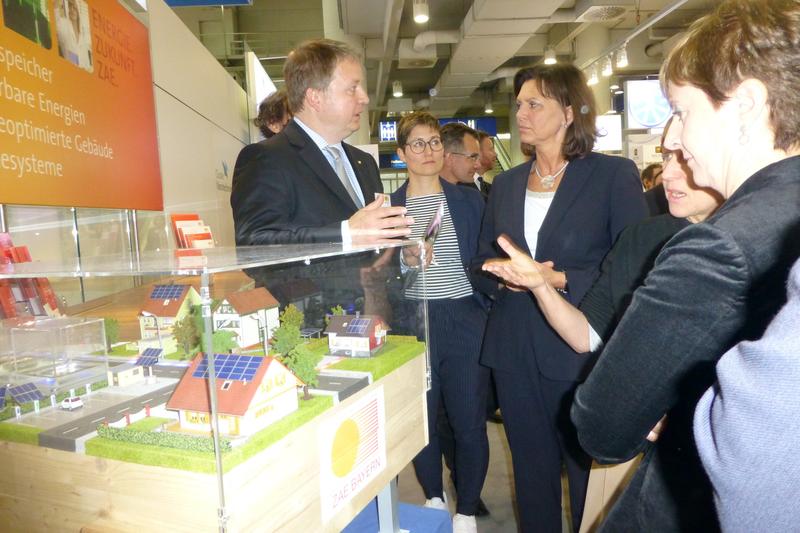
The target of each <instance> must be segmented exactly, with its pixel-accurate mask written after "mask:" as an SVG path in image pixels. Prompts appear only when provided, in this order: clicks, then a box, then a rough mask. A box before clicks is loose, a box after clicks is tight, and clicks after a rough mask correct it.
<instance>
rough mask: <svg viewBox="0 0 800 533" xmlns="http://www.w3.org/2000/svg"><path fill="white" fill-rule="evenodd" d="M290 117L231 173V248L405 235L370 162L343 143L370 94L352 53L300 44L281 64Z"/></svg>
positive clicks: (332, 44) (400, 212) (333, 45)
mask: <svg viewBox="0 0 800 533" xmlns="http://www.w3.org/2000/svg"><path fill="white" fill-rule="evenodd" d="M284 79H285V82H286V89H287V94H288V101H289V109H290V110H291V112H292V114H293V115H294V119H293V120H292V121H291V122H289V123H288V124H287V125H286V128H285V129H284V130H283V131H282V132H281V133H280V134H278V135H275V136H274V137H272V138H271V139H269V140H267V141H262V142H260V143H257V144H251V145H250V146H247V147H246V148H244V149H243V150H242V151H241V153H240V154H239V157H238V158H237V160H236V166H235V168H234V172H233V190H232V192H231V207H232V208H233V220H234V228H235V232H236V244H238V245H253V244H288V243H313V242H344V243H352V244H373V243H376V242H380V241H383V240H386V239H391V238H396V237H405V236H407V235H408V234H409V233H410V230H409V229H408V226H409V224H410V223H411V221H410V220H408V219H407V218H406V217H405V216H404V215H405V208H404V207H382V204H383V201H382V199H380V198H379V199H376V198H375V193H379V192H383V186H382V184H381V180H380V174H379V172H378V167H377V165H376V164H375V161H374V159H373V158H372V157H371V156H370V155H369V154H367V153H366V152H363V151H361V150H359V149H357V148H355V147H353V146H351V145H349V144H347V143H344V142H343V140H344V139H345V138H346V137H348V136H349V135H350V134H352V133H353V132H355V131H356V130H358V128H359V125H360V121H361V113H363V112H364V111H365V110H366V107H367V104H368V103H369V97H368V96H367V93H366V92H365V91H364V88H363V87H362V82H363V69H362V67H361V63H360V61H359V58H358V56H357V55H356V53H355V52H354V51H353V50H351V49H350V48H348V47H347V46H346V45H344V44H343V43H339V42H337V41H331V40H327V39H319V40H314V41H308V42H306V43H303V44H302V45H301V46H300V47H299V48H297V49H296V50H294V51H293V52H292V53H291V54H290V55H289V58H288V59H287V60H286V64H285V66H284Z"/></svg>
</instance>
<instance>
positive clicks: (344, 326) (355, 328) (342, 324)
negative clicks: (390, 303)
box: [325, 314, 389, 357]
mask: <svg viewBox="0 0 800 533" xmlns="http://www.w3.org/2000/svg"><path fill="white" fill-rule="evenodd" d="M388 331H389V327H388V326H387V325H386V322H384V321H383V319H382V318H381V317H379V316H376V315H359V314H355V315H334V316H332V317H331V320H330V322H329V323H328V327H327V328H326V329H325V334H326V335H328V349H329V351H330V353H331V355H344V356H347V357H370V356H372V355H374V354H375V352H377V351H378V350H379V349H380V348H381V346H383V343H384V342H386V334H387V333H388Z"/></svg>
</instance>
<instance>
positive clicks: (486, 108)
mask: <svg viewBox="0 0 800 533" xmlns="http://www.w3.org/2000/svg"><path fill="white" fill-rule="evenodd" d="M483 101H484V105H483V112H484V113H486V114H487V115H491V114H492V113H494V106H493V105H492V93H491V91H486V93H485V94H484V97H483Z"/></svg>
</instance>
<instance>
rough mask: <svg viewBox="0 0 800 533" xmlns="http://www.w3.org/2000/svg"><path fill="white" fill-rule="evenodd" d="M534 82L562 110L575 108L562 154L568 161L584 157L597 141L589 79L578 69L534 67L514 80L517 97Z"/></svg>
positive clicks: (519, 73) (572, 67)
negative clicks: (530, 82) (527, 83)
mask: <svg viewBox="0 0 800 533" xmlns="http://www.w3.org/2000/svg"><path fill="white" fill-rule="evenodd" d="M531 80H533V81H535V82H536V85H537V87H538V88H539V92H541V93H542V95H543V96H546V97H547V98H552V99H554V100H555V101H557V102H558V103H559V104H561V106H562V107H564V108H566V107H572V124H570V126H569V127H567V133H566V137H565V138H564V145H563V148H562V154H563V155H564V157H565V158H567V159H568V160H571V159H575V158H578V157H584V156H586V155H587V154H589V153H590V152H591V151H592V148H594V144H595V140H596V139H597V126H596V124H595V121H596V119H597V106H596V105H595V100H594V94H592V90H591V89H590V88H589V86H588V85H587V83H586V76H584V74H583V72H582V71H581V70H580V69H579V68H578V67H576V66H575V65H572V64H568V63H557V64H555V65H534V66H532V67H526V68H523V69H521V70H520V71H519V72H517V74H516V75H515V76H514V95H516V96H518V95H519V92H520V90H521V89H522V86H523V85H524V84H525V83H526V82H528V81H531Z"/></svg>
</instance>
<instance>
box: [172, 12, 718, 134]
mask: <svg viewBox="0 0 800 533" xmlns="http://www.w3.org/2000/svg"><path fill="white" fill-rule="evenodd" d="M420 2H424V0H254V1H253V5H252V6H245V7H236V8H225V9H222V8H219V7H217V8H182V9H176V10H175V11H176V13H178V15H179V16H180V17H181V19H182V20H184V22H185V23H186V24H187V26H189V28H190V29H191V30H192V31H193V32H194V33H195V34H197V35H198V36H199V37H200V39H201V40H202V41H203V42H204V44H206V46H207V47H208V48H209V50H211V51H212V53H214V55H215V56H216V57H217V58H218V59H220V61H221V62H222V63H223V64H224V65H226V66H227V67H228V68H229V69H230V70H231V71H232V72H233V73H234V74H235V73H236V72H237V69H239V68H240V66H241V64H242V60H241V54H242V49H243V43H247V45H248V46H249V47H250V48H251V49H253V51H255V52H256V54H257V55H258V56H259V57H260V58H262V64H263V65H264V66H265V68H267V71H268V72H269V74H270V76H271V77H272V78H273V79H275V80H276V81H278V84H279V85H280V81H279V80H281V78H282V72H281V67H282V64H283V59H284V58H285V56H286V54H287V53H288V51H289V50H291V49H292V48H293V47H294V46H296V45H297V44H298V43H300V42H302V41H303V40H305V39H308V38H315V37H322V36H325V35H327V36H334V37H335V33H336V32H339V34H344V35H347V36H350V37H352V38H353V39H354V40H353V41H351V42H356V43H358V44H359V45H361V46H362V47H363V49H364V52H365V56H366V61H365V64H366V67H367V89H368V91H369V94H370V99H371V103H370V108H371V121H372V125H373V127H374V126H375V125H376V122H377V120H380V119H382V118H383V117H385V116H386V114H387V112H389V113H391V112H395V113H399V112H402V111H407V110H410V109H411V108H429V109H430V110H431V111H432V112H434V113H436V114H438V115H440V116H452V115H461V116H480V115H484V111H485V108H486V106H487V102H488V103H491V108H492V109H493V111H494V115H495V116H498V117H507V116H508V111H509V103H510V102H511V100H512V98H511V93H512V87H511V85H512V84H511V77H512V76H513V73H514V71H515V70H516V69H517V68H519V67H521V66H525V65H530V64H533V63H536V62H539V61H542V60H543V58H544V55H545V52H546V51H547V50H548V49H552V51H553V52H555V55H556V56H557V58H558V60H559V61H573V62H575V63H576V64H577V65H578V66H580V67H581V68H584V69H585V70H586V71H587V74H588V73H590V71H591V69H592V68H595V67H596V68H597V69H598V74H599V72H600V70H602V66H603V63H604V61H605V60H606V58H608V59H609V60H610V61H612V64H614V65H615V64H616V62H617V58H618V56H619V50H620V48H621V46H622V45H623V44H627V46H626V52H627V58H628V65H627V66H624V67H616V66H614V73H613V74H612V75H611V77H609V78H603V77H602V76H600V84H599V85H598V87H599V89H598V90H605V91H608V90H609V89H608V87H609V86H610V85H612V84H613V83H614V82H615V81H617V80H618V79H619V78H625V77H635V76H642V75H652V74H655V73H656V72H657V70H658V67H659V65H660V64H661V61H662V59H663V53H664V51H665V50H668V49H669V47H670V46H671V45H673V44H674V43H675V41H676V40H677V37H678V35H679V34H680V33H681V32H682V31H684V30H685V29H686V28H687V27H688V26H689V24H691V22H692V21H694V20H695V19H697V18H698V17H699V16H701V15H702V14H704V13H706V12H708V11H709V10H710V9H711V8H712V7H713V6H714V5H715V4H716V1H715V0H474V1H473V0H427V2H426V4H427V7H428V12H429V19H428V21H427V22H425V23H422V24H419V23H416V22H415V21H414V4H415V3H420ZM332 26H333V27H332ZM332 30H333V31H332ZM332 34H333V35H332ZM394 82H399V84H400V85H401V86H402V91H403V96H402V98H399V99H398V98H395V97H394V96H393V94H392V93H393V86H395V88H397V87H396V84H395V83H394ZM601 107H602V106H601Z"/></svg>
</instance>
